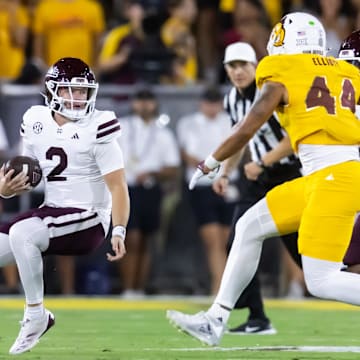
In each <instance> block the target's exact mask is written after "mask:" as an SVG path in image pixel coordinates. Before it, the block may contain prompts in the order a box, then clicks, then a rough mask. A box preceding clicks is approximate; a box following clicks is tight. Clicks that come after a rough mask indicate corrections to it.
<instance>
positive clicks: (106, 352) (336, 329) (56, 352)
mask: <svg viewBox="0 0 360 360" xmlns="http://www.w3.org/2000/svg"><path fill="white" fill-rule="evenodd" d="M208 303H209V301H208V300H207V299H201V300H200V301H199V300H195V299H191V298H183V299H181V298H178V299H175V300H174V299H173V300H169V299H163V298H162V299H154V298H151V299H149V300H141V301H124V300H121V299H120V298H114V297H112V298H48V299H47V300H46V306H47V307H48V308H49V309H50V310H52V311H53V312H54V314H55V316H56V326H55V327H54V328H53V329H51V330H50V331H49V333H47V334H46V335H45V336H44V337H43V338H42V339H41V341H40V343H39V344H38V345H37V346H36V347H35V348H34V349H33V350H32V351H31V352H28V353H25V354H22V355H18V356H16V357H17V358H19V359H23V360H30V359H31V360H70V359H71V360H135V359H136V360H147V359H151V360H155V359H156V360H161V359H166V360H175V359H177V360H182V359H223V360H225V359H244V360H248V359H249V360H252V359H261V360H265V359H272V360H278V359H279V360H281V359H290V360H305V359H306V360H310V359H314V360H320V359H321V360H325V359H327V360H345V359H360V321H359V320H360V311H359V310H358V309H357V308H356V307H353V306H348V305H343V304H339V303H335V302H326V301H320V300H318V301H316V300H311V301H309V300H308V301H298V302H297V301H296V302H290V301H282V300H267V301H266V307H267V312H268V314H269V316H270V317H271V319H272V322H273V325H274V326H275V327H276V328H277V330H278V334H277V335H262V336H261V335H250V336H234V335H225V336H224V338H223V341H222V343H221V347H217V348H211V347H206V346H203V345H201V344H200V343H198V342H197V341H196V340H194V339H192V338H190V337H188V336H187V335H185V334H183V333H180V332H178V331H177V330H176V329H174V328H173V327H171V325H170V324H169V323H168V321H167V319H166V318H165V311H166V309H178V310H183V311H186V312H189V313H194V312H197V311H199V310H200V309H205V308H206V307H207V305H208ZM22 308H23V301H22V299H21V298H0V360H3V359H14V356H10V355H8V350H9V348H10V346H11V344H12V342H13V341H14V339H15V338H16V336H17V333H18V330H19V324H18V320H20V319H21V316H22V311H23V310H22ZM246 316H247V311H240V310H235V311H234V312H233V314H232V316H231V319H230V324H229V325H230V326H231V325H238V324H239V323H240V322H242V321H243V320H244V319H245V318H246Z"/></svg>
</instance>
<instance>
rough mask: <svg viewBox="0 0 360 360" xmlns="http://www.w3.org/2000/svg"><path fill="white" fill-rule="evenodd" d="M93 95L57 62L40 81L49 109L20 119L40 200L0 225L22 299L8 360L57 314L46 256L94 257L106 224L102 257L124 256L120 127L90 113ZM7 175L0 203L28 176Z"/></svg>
mask: <svg viewBox="0 0 360 360" xmlns="http://www.w3.org/2000/svg"><path fill="white" fill-rule="evenodd" d="M97 90H98V83H97V82H96V80H95V76H94V74H93V73H92V71H91V69H90V68H89V67H88V65H87V64H85V63H84V62H83V61H82V60H80V59H77V58H63V59H60V60H59V61H57V62H56V63H55V64H54V65H53V66H52V67H51V68H50V69H49V71H48V73H47V74H46V76H45V94H44V95H45V102H46V105H47V106H32V107H31V108H30V109H29V110H27V111H26V113H25V114H24V117H23V123H22V125H21V130H20V133H21V135H22V138H23V144H24V150H23V154H24V155H28V156H32V157H35V158H37V159H38V160H39V162H40V165H41V168H42V171H43V178H44V182H45V200H44V204H43V205H42V206H41V207H39V208H36V209H31V210H29V211H27V212H25V213H23V214H20V215H19V216H17V217H16V218H15V219H13V220H12V221H11V222H9V223H7V224H4V225H1V226H0V266H5V265H7V264H10V263H14V262H16V264H17V267H18V270H19V274H20V279H21V282H22V285H23V288H24V292H25V297H26V307H25V312H24V318H23V321H22V322H21V329H20V333H19V336H18V337H17V339H16V340H15V342H14V344H13V346H12V347H11V348H10V354H20V353H23V352H25V351H28V350H30V349H31V348H32V347H34V346H35V345H36V343H37V342H38V339H39V338H40V337H41V336H42V335H43V334H44V333H45V332H46V331H47V330H48V329H49V328H50V327H51V326H52V325H54V315H53V314H52V313H51V312H50V311H49V310H47V309H45V308H44V305H43V298H44V286H43V262H42V256H43V255H47V254H56V255H82V254H87V253H89V252H91V251H92V250H94V249H96V248H97V247H98V246H99V245H100V244H101V243H102V242H103V240H104V238H105V236H106V233H107V232H108V230H109V226H110V218H112V223H113V225H114V226H113V230H112V237H111V244H112V250H113V252H114V253H113V254H110V253H108V254H107V258H108V260H109V261H114V260H117V259H120V258H121V257H123V256H124V254H125V253H126V250H125V244H124V239H125V234H126V225H127V221H128V217H129V195H128V188H127V184H126V180H125V172H124V163H123V155H122V151H121V149H120V147H119V145H118V142H117V140H116V138H117V137H118V136H119V134H120V125H119V122H118V120H117V119H116V116H115V114H114V112H112V111H98V110H96V109H95V100H96V94H97ZM12 174H13V171H12V170H11V171H9V172H7V173H6V174H4V167H2V169H1V170H0V195H1V196H2V197H5V198H6V197H11V196H14V195H18V194H21V193H22V192H24V191H27V190H29V184H28V179H27V177H26V176H25V174H22V173H20V174H19V175H17V176H16V177H14V178H13V179H11V176H12ZM110 215H111V216H110Z"/></svg>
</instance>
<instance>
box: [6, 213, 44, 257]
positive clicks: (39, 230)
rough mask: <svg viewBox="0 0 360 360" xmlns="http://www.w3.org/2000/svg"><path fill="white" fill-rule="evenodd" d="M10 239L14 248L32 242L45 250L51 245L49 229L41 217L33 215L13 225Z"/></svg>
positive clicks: (41, 249)
mask: <svg viewBox="0 0 360 360" xmlns="http://www.w3.org/2000/svg"><path fill="white" fill-rule="evenodd" d="M9 239H10V246H11V247H12V248H13V247H18V246H24V245H26V244H27V243H31V244H33V245H35V246H36V247H38V248H39V249H40V251H42V252H43V251H45V250H46V249H47V248H48V246H49V230H48V228H47V226H46V225H45V224H44V223H43V221H42V220H41V219H40V218H37V217H33V218H29V219H25V220H21V221H19V222H17V223H15V224H14V225H13V226H11V228H10V231H9Z"/></svg>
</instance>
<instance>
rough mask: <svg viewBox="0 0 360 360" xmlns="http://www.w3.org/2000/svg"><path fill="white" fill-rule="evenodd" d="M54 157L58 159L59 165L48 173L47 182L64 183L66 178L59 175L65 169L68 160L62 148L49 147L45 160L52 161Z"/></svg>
mask: <svg viewBox="0 0 360 360" xmlns="http://www.w3.org/2000/svg"><path fill="white" fill-rule="evenodd" d="M54 157H58V158H59V163H58V164H57V165H56V166H55V167H54V168H53V169H52V170H51V171H50V172H49V175H48V176H47V180H48V181H66V176H60V174H61V173H62V172H63V171H64V170H65V169H66V167H67V165H68V158H67V155H66V153H65V151H64V149H63V148H60V147H51V148H49V150H48V151H47V152H46V159H47V160H52V159H53V158H54Z"/></svg>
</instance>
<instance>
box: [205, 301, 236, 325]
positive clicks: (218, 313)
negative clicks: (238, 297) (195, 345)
mask: <svg viewBox="0 0 360 360" xmlns="http://www.w3.org/2000/svg"><path fill="white" fill-rule="evenodd" d="M230 311H231V309H228V308H224V307H222V306H221V305H220V304H212V305H211V306H210V309H209V310H208V311H207V313H208V314H209V315H210V316H211V317H213V318H216V319H218V320H220V321H221V322H222V323H224V324H226V323H227V322H228V320H229V317H230Z"/></svg>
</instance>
